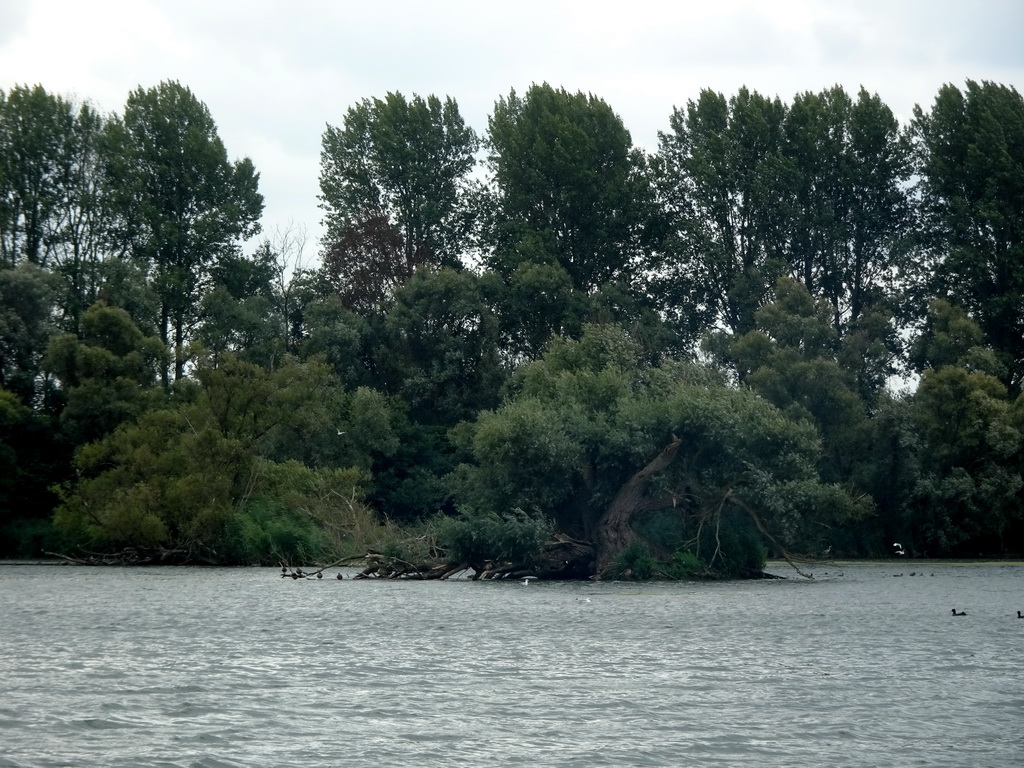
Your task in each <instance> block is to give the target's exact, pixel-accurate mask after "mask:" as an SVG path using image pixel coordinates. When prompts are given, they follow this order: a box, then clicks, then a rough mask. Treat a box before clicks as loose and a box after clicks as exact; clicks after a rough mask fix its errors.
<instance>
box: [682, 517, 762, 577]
mask: <svg viewBox="0 0 1024 768" xmlns="http://www.w3.org/2000/svg"><path fill="white" fill-rule="evenodd" d="M698 547H699V550H698V551H699V555H697V556H698V557H699V558H700V559H701V560H702V561H703V562H704V563H706V568H707V570H708V571H709V572H711V573H714V574H715V575H716V576H719V577H722V578H743V577H749V576H751V575H755V574H759V573H761V572H762V571H763V570H764V566H765V563H767V561H768V550H767V549H766V547H765V545H764V541H763V539H762V537H761V536H760V535H759V534H758V532H757V530H756V529H755V528H754V526H753V525H752V524H751V522H750V520H744V519H742V518H739V519H737V518H732V519H726V520H724V521H722V522H721V524H720V525H716V526H713V527H712V526H708V527H705V528H704V529H703V530H702V532H701V536H700V540H699V544H698Z"/></svg>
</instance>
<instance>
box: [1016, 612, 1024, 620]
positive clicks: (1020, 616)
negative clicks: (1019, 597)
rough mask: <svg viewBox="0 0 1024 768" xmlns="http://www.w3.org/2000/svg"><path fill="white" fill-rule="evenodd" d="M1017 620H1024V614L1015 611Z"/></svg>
mask: <svg viewBox="0 0 1024 768" xmlns="http://www.w3.org/2000/svg"><path fill="white" fill-rule="evenodd" d="M1017 618H1018V619H1024V613H1021V612H1020V611H1017Z"/></svg>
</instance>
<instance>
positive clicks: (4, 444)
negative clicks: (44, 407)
mask: <svg viewBox="0 0 1024 768" xmlns="http://www.w3.org/2000/svg"><path fill="white" fill-rule="evenodd" d="M68 463H69V451H68V448H67V445H66V444H65V442H64V441H63V440H61V439H60V436H59V435H58V434H57V430H55V429H54V427H53V423H52V420H51V419H50V418H49V417H48V416H47V415H46V414H41V413H39V412H37V411H33V410H32V409H31V408H29V407H28V406H26V405H25V404H24V403H22V402H21V401H20V399H19V398H18V396H17V395H15V394H14V393H13V392H9V391H7V390H5V389H0V557H38V556H41V555H42V554H43V552H44V551H46V550H49V551H54V550H58V549H60V547H61V546H62V542H61V541H60V538H59V535H58V534H57V532H56V530H55V529H54V528H53V525H52V521H51V515H52V512H53V507H54V504H55V503H56V497H55V496H54V494H53V493H52V491H51V487H52V486H53V485H54V484H56V483H59V482H62V481H63V480H65V479H66V473H67V468H68Z"/></svg>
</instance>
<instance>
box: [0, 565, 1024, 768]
mask: <svg viewBox="0 0 1024 768" xmlns="http://www.w3.org/2000/svg"><path fill="white" fill-rule="evenodd" d="M914 569H915V565H914V563H913V562H912V561H910V562H906V563H903V562H899V563H896V564H894V565H889V564H884V565H878V564H874V565H857V566H850V565H847V566H844V567H838V568H837V567H836V566H829V567H827V568H824V567H823V568H821V569H816V570H815V571H814V573H815V577H816V578H815V579H814V580H813V581H811V580H805V579H802V578H799V577H796V576H794V575H793V574H792V572H791V571H787V569H786V568H785V566H783V567H781V568H779V569H777V570H778V572H779V573H783V574H788V575H790V576H793V578H790V579H787V580H785V581H759V582H728V583H713V584H703V583H701V584H688V583H654V584H629V583H607V582H606V583H593V584H591V583H584V584H580V583H534V584H531V585H529V586H526V587H524V586H522V585H520V584H518V583H516V582H511V583H506V582H498V583H495V582H488V583H474V582H469V581H465V580H459V581H450V582H430V583H417V582H399V583H396V582H378V581H351V580H347V579H346V580H344V581H340V582H339V581H336V580H334V579H324V580H322V581H298V582H296V581H292V580H291V579H281V578H279V577H278V574H277V572H276V571H275V570H272V569H260V568H252V569H204V568H146V569H121V568H105V569H101V568H80V567H62V566H32V567H28V566H6V565H0V767H3V766H32V767H33V768H36V767H41V766H48V767H49V766H86V767H91V766H97V767H98V766H199V767H203V768H215V767H221V766H224V767H227V766H268V767H269V766H274V767H276V768H280V767H285V766H328V765H338V766H417V767H424V766H479V765H482V764H488V765H492V766H580V767H581V768H583V767H586V768H592V767H594V766H645V765H651V766H679V765H687V766H733V765H737V766H739V765H761V766H796V765H829V766H872V767H874V766H879V765H907V766H911V765H920V766H968V765H970V766H1017V765H1021V764H1024V669H1022V657H1024V620H1020V619H1017V618H1015V617H1016V611H1017V610H1024V589H1022V587H1024V567H1022V566H1012V565H1005V566H999V565H987V566H954V565H931V564H929V565H925V566H920V567H918V568H917V571H916V572H917V573H918V575H916V576H910V573H911V571H914ZM826 571H827V573H826ZM347 573H349V574H351V572H347ZM900 573H902V574H903V575H901V576H897V575H896V574H900ZM953 607H957V608H959V609H963V610H966V611H967V612H968V616H966V617H962V618H955V619H954V618H952V617H951V616H950V610H951V608H953Z"/></svg>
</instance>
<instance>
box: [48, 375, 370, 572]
mask: <svg viewBox="0 0 1024 768" xmlns="http://www.w3.org/2000/svg"><path fill="white" fill-rule="evenodd" d="M214 363H215V361H214V360H212V359H211V360H209V361H207V362H204V363H203V364H202V365H200V366H199V368H198V369H197V371H196V378H197V379H198V382H199V384H200V385H201V386H200V388H197V389H196V391H195V393H194V399H193V400H191V401H185V402H181V403H180V404H177V405H172V406H171V407H168V408H161V409H157V410H151V411H148V412H147V413H145V414H144V415H143V416H142V417H141V418H139V419H138V420H136V421H133V422H127V423H125V424H122V425H121V426H120V427H119V428H118V429H116V430H115V431H114V432H113V433H111V434H110V435H108V436H106V437H104V438H102V439H100V440H98V441H96V442H94V443H90V444H88V445H85V446H83V447H82V448H80V449H79V451H78V453H77V454H76V457H75V466H76V469H77V480H76V481H75V482H73V483H71V484H69V485H68V486H66V487H65V488H64V490H63V502H62V504H61V505H60V507H59V508H58V510H57V513H56V521H57V524H58V526H59V527H60V528H61V529H62V530H64V531H65V532H67V533H68V535H70V536H72V537H74V538H75V540H77V541H78V542H80V543H89V544H91V545H92V546H101V547H107V548H118V547H124V546H137V547H158V546H163V547H168V548H177V549H182V550H187V551H189V552H192V553H193V554H194V555H196V556H199V557H203V558H207V559H210V560H213V561H218V562H231V561H234V558H236V557H239V555H238V554H237V552H238V551H239V548H241V551H242V552H243V555H244V557H246V558H251V557H253V552H252V551H251V548H250V545H252V542H253V541H256V540H258V539H259V538H260V536H259V535H258V534H259V531H260V530H264V531H265V530H266V528H267V527H268V526H270V527H275V526H278V527H279V526H287V525H288V524H289V521H290V522H291V525H292V527H293V528H295V529H296V531H295V533H296V535H297V536H298V537H299V538H300V539H303V540H306V541H311V540H313V539H315V536H313V533H312V532H313V531H314V529H315V528H316V526H313V527H310V526H308V525H305V524H302V525H300V523H301V521H302V520H303V519H306V520H308V517H306V516H304V515H302V514H296V513H297V512H300V511H301V510H295V509H294V508H293V507H291V504H290V503H289V501H288V499H289V498H290V497H289V496H288V495H287V494H284V495H282V494H281V493H278V492H277V491H275V489H279V488H280V486H281V485H282V484H283V485H287V486H289V487H292V488H294V487H296V486H298V485H301V484H302V480H301V476H302V475H303V474H304V472H305V470H303V469H302V468H301V467H300V466H298V465H295V464H289V463H288V460H287V459H284V458H283V457H282V455H281V453H282V450H283V449H284V448H286V447H287V446H289V445H292V444H294V443H295V442H296V441H299V442H301V441H303V440H304V439H310V438H311V437H312V436H315V435H316V434H318V433H320V432H321V431H322V430H323V428H324V425H325V424H326V423H327V421H328V418H329V417H328V414H327V411H326V408H327V405H328V404H329V403H330V402H331V401H332V399H333V398H332V394H331V393H332V384H331V382H330V379H329V376H328V373H327V370H326V368H325V367H324V366H323V365H317V364H315V363H307V364H291V365H285V366H282V367H280V368H278V369H276V370H274V371H266V370H264V369H262V368H259V367H258V366H255V365H252V364H251V363H245V362H243V361H241V360H238V359H236V358H233V357H231V356H225V357H223V358H221V359H220V360H219V362H218V363H217V364H214ZM186 389H187V388H186ZM272 457H273V458H272ZM278 465H285V466H284V468H281V467H279V466H278ZM317 471H318V472H320V470H317ZM296 475H298V476H300V477H298V478H296V477H295V476H296ZM316 477H317V478H318V479H317V483H320V482H322V483H323V484H324V486H323V487H320V486H317V483H313V484H312V488H311V491H310V493H311V494H315V495H316V496H317V497H318V498H320V501H318V502H317V503H318V504H320V505H322V506H321V507H318V510H319V511H318V512H317V514H327V510H326V508H325V507H324V506H323V505H326V504H327V501H326V500H325V499H329V498H330V497H332V496H333V495H334V493H335V492H336V493H337V498H339V499H343V498H346V497H347V498H357V497H358V494H359V493H361V490H359V489H358V488H355V490H356V493H357V496H356V497H352V495H351V492H352V491H353V490H354V486H356V485H361V484H362V483H363V482H364V481H365V478H364V477H363V476H362V475H361V473H358V472H357V473H355V474H350V475H344V476H343V475H337V474H332V472H331V471H330V470H329V469H328V468H324V469H323V471H322V472H320V474H317V475H316ZM268 478H269V479H268ZM287 478H293V479H292V480H287ZM346 478H347V479H346ZM342 481H344V484H342V485H338V483H342ZM356 481H358V482H356ZM318 487H319V490H317V488H318ZM307 501H309V503H310V504H312V503H313V502H312V500H311V499H307ZM335 508H338V507H335ZM252 515H254V516H255V517H254V518H253V519H252V520H249V519H248V517H249V516H252ZM240 530H241V531H243V532H245V531H247V532H248V533H247V536H249V538H248V539H246V540H245V541H241V542H239V541H237V540H236V537H237V536H238V535H239V531H240ZM282 535H283V534H282ZM310 537H313V538H310ZM269 540H270V542H271V544H273V542H274V541H277V542H278V543H280V537H275V536H271V537H270V539H269ZM232 553H235V554H232ZM269 556H270V553H268V552H266V551H264V552H263V557H269Z"/></svg>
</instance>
